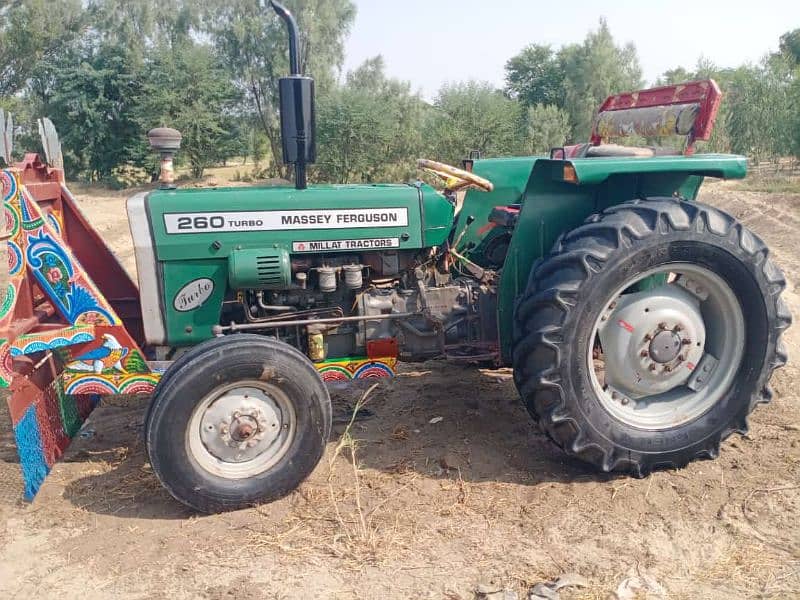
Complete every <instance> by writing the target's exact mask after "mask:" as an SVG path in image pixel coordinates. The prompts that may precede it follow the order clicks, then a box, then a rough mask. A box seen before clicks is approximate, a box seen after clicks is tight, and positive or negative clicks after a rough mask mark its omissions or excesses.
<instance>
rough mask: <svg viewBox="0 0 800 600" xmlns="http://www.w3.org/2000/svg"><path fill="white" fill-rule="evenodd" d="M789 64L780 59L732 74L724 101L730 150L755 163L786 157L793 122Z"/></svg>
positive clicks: (790, 143) (773, 59) (793, 110)
mask: <svg viewBox="0 0 800 600" xmlns="http://www.w3.org/2000/svg"><path fill="white" fill-rule="evenodd" d="M792 86H793V76H792V70H791V67H790V65H789V64H788V63H787V61H786V60H785V59H784V58H783V57H780V56H773V57H768V58H766V59H764V60H763V61H762V62H761V63H760V64H758V65H755V66H744V67H739V68H738V69H736V71H735V72H734V73H733V76H732V78H731V81H730V86H729V87H728V95H727V98H726V103H727V111H726V114H725V127H726V129H727V132H728V135H729V137H730V145H731V150H732V151H733V152H735V153H737V154H747V155H748V156H751V157H753V158H755V159H756V160H762V159H767V158H774V157H778V156H783V155H786V154H787V153H788V152H789V150H790V148H791V147H792V145H793V144H792V137H793V134H794V132H793V131H792V128H791V127H789V126H787V125H788V124H790V123H792V122H793V121H795V115H796V114H797V105H796V104H794V102H793V100H794V98H793V96H792V93H793V87H792Z"/></svg>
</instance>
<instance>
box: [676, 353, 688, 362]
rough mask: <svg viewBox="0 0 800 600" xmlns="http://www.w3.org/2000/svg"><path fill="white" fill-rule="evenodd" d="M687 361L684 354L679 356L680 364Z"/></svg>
mask: <svg viewBox="0 0 800 600" xmlns="http://www.w3.org/2000/svg"><path fill="white" fill-rule="evenodd" d="M685 360H686V357H685V356H684V355H683V354H679V355H678V362H679V363H682V362H683V361H685Z"/></svg>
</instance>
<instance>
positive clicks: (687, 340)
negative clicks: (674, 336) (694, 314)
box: [681, 339, 692, 346]
mask: <svg viewBox="0 0 800 600" xmlns="http://www.w3.org/2000/svg"><path fill="white" fill-rule="evenodd" d="M691 343H692V340H689V339H685V340H681V344H683V345H684V346H688V345H689V344H691Z"/></svg>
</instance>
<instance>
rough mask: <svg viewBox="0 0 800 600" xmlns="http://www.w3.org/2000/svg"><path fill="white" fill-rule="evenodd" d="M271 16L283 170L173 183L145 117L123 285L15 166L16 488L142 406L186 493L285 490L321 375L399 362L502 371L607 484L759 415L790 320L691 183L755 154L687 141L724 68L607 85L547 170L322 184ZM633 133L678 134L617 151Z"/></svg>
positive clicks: (296, 467) (2, 333)
mask: <svg viewBox="0 0 800 600" xmlns="http://www.w3.org/2000/svg"><path fill="white" fill-rule="evenodd" d="M271 5H272V7H273V8H274V9H275V10H276V11H277V13H278V14H279V16H280V17H281V18H282V19H283V20H284V21H285V22H286V24H287V27H288V32H289V40H290V45H289V51H290V65H291V75H289V76H288V77H285V78H283V79H281V80H280V108H281V123H282V134H283V159H284V161H285V162H286V163H290V164H292V165H294V171H295V179H296V181H295V185H294V186H293V187H291V186H283V187H262V186H254V187H236V188H230V189H224V188H222V189H220V188H215V189H177V188H176V187H175V186H174V185H173V184H172V183H171V158H172V155H173V154H174V153H175V152H176V151H177V150H178V148H179V145H180V136H179V134H178V133H177V132H175V131H174V130H169V129H159V130H154V131H153V132H151V135H150V138H151V143H152V145H153V146H154V147H155V148H156V149H157V150H159V151H160V152H161V153H162V157H163V168H162V185H161V188H160V189H157V190H155V191H151V192H149V193H144V194H140V195H137V196H135V197H133V198H131V199H130V200H129V202H128V215H129V220H130V228H131V232H132V235H133V240H134V244H135V254H136V263H137V270H138V288H137V286H136V285H135V284H134V283H133V282H132V281H130V280H129V279H128V276H127V275H126V274H125V272H124V270H123V269H122V268H121V267H120V266H119V264H118V263H117V262H116V259H115V258H114V257H113V255H112V254H111V253H110V252H109V251H108V250H107V249H106V247H105V245H104V244H103V243H102V241H101V240H100V237H99V236H98V235H97V234H96V233H95V232H94V231H93V230H92V229H91V227H90V226H89V224H88V222H87V220H86V219H85V218H84V217H83V216H82V214H81V213H80V210H79V209H78V208H77V204H76V202H75V201H74V199H73V198H72V196H71V195H70V194H69V191H68V190H67V188H66V187H65V185H64V183H63V171H62V170H61V169H59V168H57V165H56V166H55V167H54V166H52V165H53V161H52V160H50V161H49V162H50V164H51V166H46V165H44V164H42V163H41V162H40V161H39V159H38V157H37V156H35V155H29V156H28V157H26V160H25V161H24V162H23V163H18V164H16V165H15V166H12V167H9V168H7V169H6V170H5V171H2V186H3V187H2V192H3V200H4V203H5V216H6V219H5V222H6V224H7V227H8V236H7V237H8V264H9V272H8V274H9V277H10V279H9V283H8V285H7V292H6V297H5V302H4V304H3V307H2V311H0V337H2V338H3V340H2V348H1V349H0V369H2V373H0V375H2V379H3V382H2V383H3V384H5V386H7V387H10V392H11V393H10V396H9V407H10V415H11V423H12V426H13V428H14V435H15V440H16V444H17V448H18V451H19V455H20V465H21V470H22V474H23V477H24V479H25V482H26V489H25V491H26V494H27V495H28V497H32V496H33V495H34V494H35V493H36V490H37V489H38V487H39V485H40V484H41V482H42V480H43V479H44V477H45V475H46V474H47V472H48V471H49V469H50V468H51V466H52V464H53V463H54V462H55V461H56V460H57V459H58V458H59V457H60V456H61V455H62V454H63V452H64V450H65V448H66V446H67V444H68V443H69V440H70V438H71V437H73V436H74V435H75V434H76V433H77V432H78V430H79V429H80V427H81V424H82V423H83V421H84V420H85V419H86V417H87V416H88V414H89V412H91V410H92V408H93V407H94V406H95V405H96V404H97V403H98V402H99V401H100V399H101V398H102V397H103V396H106V395H112V394H113V395H120V394H122V395H125V394H127V395H133V394H147V395H152V399H151V402H150V405H149V409H148V412H147V416H146V422H145V426H144V429H145V432H144V434H145V439H146V448H147V453H148V456H149V458H150V462H151V464H152V467H153V471H154V472H155V474H156V475H157V476H158V478H159V479H160V481H161V482H162V483H163V485H164V486H165V487H166V488H167V489H168V490H169V492H170V493H171V494H172V495H173V496H174V497H175V498H176V499H177V500H178V501H180V502H182V503H184V504H186V505H188V506H190V507H192V508H194V509H196V510H198V511H204V512H215V511H224V510H230V509H237V508H240V507H245V506H250V505H253V504H255V503H261V502H268V501H271V500H274V499H276V498H279V497H281V496H283V495H285V494H287V493H288V492H290V491H292V490H294V489H295V488H296V487H297V486H298V485H299V484H300V483H301V482H302V481H303V480H304V479H305V478H306V477H307V476H308V475H309V474H310V473H311V471H312V470H313V469H314V468H315V466H316V465H317V463H318V462H319V460H320V458H321V456H322V454H323V451H324V449H325V445H326V443H327V441H328V436H329V433H330V430H331V401H330V397H329V394H328V390H327V388H326V382H328V381H341V380H351V379H360V378H368V377H380V376H388V375H392V374H393V372H394V370H395V368H396V365H397V362H398V361H424V360H428V359H445V360H448V361H454V362H461V363H470V364H475V365H480V366H483V367H487V366H490V367H491V366H496V367H500V366H506V367H513V372H514V381H515V383H516V387H517V389H518V390H519V394H520V396H521V398H522V402H523V403H524V405H525V406H526V407H527V409H528V411H529V412H530V414H531V415H532V417H533V418H534V419H535V420H536V421H537V422H538V424H539V426H540V427H541V429H542V430H543V431H544V432H545V433H546V434H547V435H548V436H549V437H550V438H551V439H552V440H553V442H554V443H556V444H557V445H558V446H559V447H561V448H562V449H563V450H564V452H566V453H567V454H570V455H573V456H576V457H578V458H580V459H582V460H583V461H585V462H587V463H590V464H591V465H593V466H594V467H596V468H597V469H599V470H601V471H606V472H608V471H621V472H625V473H629V474H632V475H634V476H637V477H641V476H645V475H647V474H648V473H649V472H651V471H652V470H653V469H657V468H679V467H682V466H684V465H686V464H687V463H689V462H690V461H693V460H694V459H697V458H714V457H716V456H717V453H718V452H719V449H720V444H721V442H722V441H723V440H724V439H725V438H727V437H728V436H729V435H730V434H731V433H734V432H738V433H743V432H745V431H746V430H747V419H748V415H749V414H750V412H751V411H752V410H753V409H754V408H755V407H756V405H758V404H762V403H766V402H768V401H769V400H770V398H771V395H772V394H771V392H770V388H769V385H768V384H769V380H770V377H771V376H772V373H773V371H774V369H775V368H777V367H780V366H781V365H783V364H784V363H785V361H786V354H785V352H784V349H783V346H782V345H781V342H780V337H781V334H782V332H783V331H784V330H785V329H786V328H787V327H788V326H789V324H790V321H791V317H790V315H789V313H788V311H787V308H786V306H785V305H784V303H783V302H782V300H781V297H780V295H781V292H782V290H783V289H784V286H785V281H784V277H783V275H782V273H781V271H780V269H779V268H778V267H777V266H776V265H775V264H774V263H773V262H772V260H770V256H769V251H768V249H767V247H766V246H765V245H764V243H763V242H762V241H761V240H760V239H759V237H758V236H757V235H755V234H754V233H752V232H751V231H749V230H748V229H747V228H746V227H744V226H743V225H742V224H741V223H739V222H737V221H736V219H734V218H733V217H731V216H730V215H727V214H725V213H723V212H721V211H719V210H717V209H715V208H712V207H710V206H706V205H703V204H700V203H697V202H695V201H694V199H695V197H696V196H697V192H698V189H699V187H700V185H701V184H702V183H703V180H704V178H706V177H716V178H742V177H744V176H745V172H746V161H745V159H744V158H743V157H740V156H728V155H716V154H696V153H694V146H695V142H696V141H697V140H708V138H709V136H710V135H711V131H712V128H713V125H714V119H715V115H716V112H717V109H718V107H719V103H720V99H721V95H720V91H719V88H718V87H717V85H716V84H715V83H714V82H713V81H711V80H706V81H694V82H691V83H686V84H682V85H674V86H667V87H660V88H656V89H650V90H644V91H639V92H634V93H625V94H620V95H616V96H612V97H610V98H608V100H606V102H605V103H604V104H603V105H602V106H601V107H600V109H599V111H598V114H597V117H596V120H595V123H594V127H593V133H592V136H591V139H590V140H589V142H588V143H585V144H579V145H575V146H569V147H564V148H557V149H553V150H552V151H551V153H550V155H549V157H514V158H495V159H481V158H480V157H478V156H472V157H471V158H470V159H469V160H466V161H465V162H464V164H463V165H461V166H460V167H458V168H457V167H453V166H449V165H445V164H440V163H437V162H433V161H430V160H420V161H419V166H420V167H421V169H423V170H425V171H427V172H428V173H431V174H433V175H434V176H436V177H437V178H439V179H441V181H442V182H443V190H441V191H440V190H437V189H435V188H434V187H431V186H430V185H427V184H425V183H421V182H416V183H410V184H400V185H389V184H385V185H384V184H381V185H311V186H309V185H307V181H306V179H307V177H306V166H307V165H308V164H310V163H313V162H314V160H315V154H316V148H315V140H314V120H315V113H314V82H313V80H312V79H310V78H308V77H304V76H303V75H302V73H301V72H300V68H299V65H300V64H301V61H300V57H299V51H298V30H297V25H296V23H295V20H294V18H293V17H292V15H291V14H290V13H289V12H288V11H287V10H286V9H285V8H284V7H283V6H282V5H281V4H279V3H278V2H274V1H273V2H271ZM628 135H636V136H638V137H639V139H641V138H646V139H648V140H653V139H656V138H662V137H666V136H683V138H684V139H683V140H682V147H681V148H680V149H678V150H671V149H665V148H649V147H630V146H622V145H617V144H611V143H608V142H609V140H618V139H619V138H623V137H625V136H628ZM51 145H52V144H51ZM49 152H53V150H49ZM8 160H10V159H8ZM97 426H101V424H97Z"/></svg>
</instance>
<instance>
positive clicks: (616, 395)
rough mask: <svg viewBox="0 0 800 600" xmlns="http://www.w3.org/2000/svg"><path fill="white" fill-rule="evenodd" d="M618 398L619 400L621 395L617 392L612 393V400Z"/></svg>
mask: <svg viewBox="0 0 800 600" xmlns="http://www.w3.org/2000/svg"><path fill="white" fill-rule="evenodd" d="M617 398H619V394H618V393H617V392H611V399H612V400H616V399H617Z"/></svg>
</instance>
